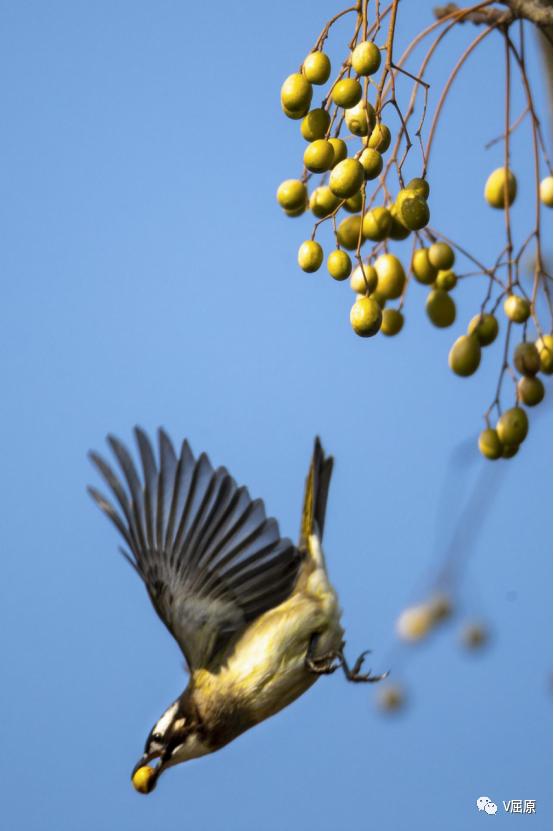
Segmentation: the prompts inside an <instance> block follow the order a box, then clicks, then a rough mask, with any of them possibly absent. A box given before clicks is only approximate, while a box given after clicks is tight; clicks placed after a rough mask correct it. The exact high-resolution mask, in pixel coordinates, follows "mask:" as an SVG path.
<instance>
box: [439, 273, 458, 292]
mask: <svg viewBox="0 0 554 831" xmlns="http://www.w3.org/2000/svg"><path fill="white" fill-rule="evenodd" d="M457 282H458V278H457V277H456V275H455V274H454V272H453V271H451V270H448V271H439V273H438V274H437V279H436V280H435V288H437V289H443V291H452V289H453V288H454V287H455V286H456V283H457Z"/></svg>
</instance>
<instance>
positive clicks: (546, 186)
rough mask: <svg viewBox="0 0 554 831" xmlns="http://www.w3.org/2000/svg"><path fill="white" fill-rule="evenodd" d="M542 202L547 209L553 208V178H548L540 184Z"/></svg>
mask: <svg viewBox="0 0 554 831" xmlns="http://www.w3.org/2000/svg"><path fill="white" fill-rule="evenodd" d="M539 193H540V200H541V202H542V204H543V205H546V206H547V208H551V207H552V176H546V177H545V178H544V179H543V180H542V182H541V184H540V189H539Z"/></svg>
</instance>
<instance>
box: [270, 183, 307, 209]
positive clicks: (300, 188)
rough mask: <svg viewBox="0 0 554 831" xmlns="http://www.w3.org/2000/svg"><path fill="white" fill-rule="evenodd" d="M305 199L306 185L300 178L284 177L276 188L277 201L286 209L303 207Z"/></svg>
mask: <svg viewBox="0 0 554 831" xmlns="http://www.w3.org/2000/svg"><path fill="white" fill-rule="evenodd" d="M307 199H308V191H307V190H306V185H305V184H304V182H301V181H300V179H285V181H284V182H282V183H281V184H280V185H279V187H278V188H277V202H278V203H279V205H280V206H281V207H282V208H284V209H285V210H286V211H294V210H296V209H298V208H300V207H303V206H304V205H305V204H306V202H307Z"/></svg>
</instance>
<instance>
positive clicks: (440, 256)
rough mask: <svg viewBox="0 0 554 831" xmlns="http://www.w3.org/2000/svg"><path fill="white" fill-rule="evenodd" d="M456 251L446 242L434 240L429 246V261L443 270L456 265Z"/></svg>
mask: <svg viewBox="0 0 554 831" xmlns="http://www.w3.org/2000/svg"><path fill="white" fill-rule="evenodd" d="M454 259H455V257H454V251H453V250H452V248H451V247H450V246H449V245H448V243H446V242H434V243H433V245H431V247H430V248H429V262H430V263H431V265H434V266H435V268H438V269H440V270H441V271H448V269H449V268H452V266H453V265H454Z"/></svg>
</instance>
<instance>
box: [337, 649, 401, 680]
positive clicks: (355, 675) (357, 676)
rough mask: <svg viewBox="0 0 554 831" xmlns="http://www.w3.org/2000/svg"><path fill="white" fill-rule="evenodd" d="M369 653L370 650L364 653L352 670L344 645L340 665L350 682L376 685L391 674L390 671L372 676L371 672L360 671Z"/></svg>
mask: <svg viewBox="0 0 554 831" xmlns="http://www.w3.org/2000/svg"><path fill="white" fill-rule="evenodd" d="M369 652H370V650H369V649H366V651H365V652H362V654H361V655H360V657H359V658H358V660H357V661H356V663H355V664H354V666H353V667H352V668H350V667H349V666H348V663H347V661H346V658H345V657H344V644H343V645H342V647H341V650H340V653H339V654H340V662H341V664H340V665H341V666H342V669H343V671H344V674H345V676H346V678H347V680H348V681H354V682H357V683H358V682H363V683H366V684H374V683H375V682H376V681H382V680H383V678H386V677H387V675H388V674H389V673H388V671H387V672H383V673H381V675H372V674H371V670H370V671H369V672H367V673H366V672H360V670H361V668H362V666H363V663H364V660H365V656H366V655H369Z"/></svg>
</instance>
